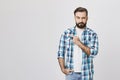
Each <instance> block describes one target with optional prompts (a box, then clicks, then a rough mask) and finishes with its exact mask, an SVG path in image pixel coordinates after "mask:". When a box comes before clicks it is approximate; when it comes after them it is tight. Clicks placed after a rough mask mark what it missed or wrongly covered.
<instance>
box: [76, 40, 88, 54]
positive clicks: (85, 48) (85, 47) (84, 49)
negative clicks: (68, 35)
mask: <svg viewBox="0 0 120 80" xmlns="http://www.w3.org/2000/svg"><path fill="white" fill-rule="evenodd" d="M78 46H79V47H80V48H81V49H82V50H83V51H84V52H85V53H86V54H87V55H88V56H89V55H90V48H89V47H87V46H85V45H84V44H83V43H82V42H80V41H79V42H78Z"/></svg>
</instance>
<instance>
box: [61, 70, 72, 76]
mask: <svg viewBox="0 0 120 80" xmlns="http://www.w3.org/2000/svg"><path fill="white" fill-rule="evenodd" d="M62 72H63V73H64V74H66V75H67V74H69V73H70V72H73V70H70V69H63V70H62Z"/></svg>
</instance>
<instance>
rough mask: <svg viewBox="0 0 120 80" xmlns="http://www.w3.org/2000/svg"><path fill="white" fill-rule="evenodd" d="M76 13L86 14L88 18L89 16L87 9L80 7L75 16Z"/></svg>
mask: <svg viewBox="0 0 120 80" xmlns="http://www.w3.org/2000/svg"><path fill="white" fill-rule="evenodd" d="M76 12H86V16H88V11H87V9H86V8H83V7H78V8H76V9H75V11H74V15H75V13H76Z"/></svg>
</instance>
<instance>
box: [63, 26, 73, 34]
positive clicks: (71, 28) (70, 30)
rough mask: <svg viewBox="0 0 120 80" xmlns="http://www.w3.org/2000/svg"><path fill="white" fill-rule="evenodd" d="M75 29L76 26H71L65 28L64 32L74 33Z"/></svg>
mask: <svg viewBox="0 0 120 80" xmlns="http://www.w3.org/2000/svg"><path fill="white" fill-rule="evenodd" d="M73 31H74V27H70V28H67V29H66V30H64V32H63V34H64V35H65V34H66V35H67V34H72V33H73Z"/></svg>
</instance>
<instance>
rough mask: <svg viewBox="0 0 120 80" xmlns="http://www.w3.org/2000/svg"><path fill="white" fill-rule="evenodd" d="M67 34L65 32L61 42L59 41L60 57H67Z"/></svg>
mask: <svg viewBox="0 0 120 80" xmlns="http://www.w3.org/2000/svg"><path fill="white" fill-rule="evenodd" d="M65 44H66V43H65V34H64V33H63V34H62V35H61V38H60V42H59V49H58V53H57V54H58V58H64V57H65V50H66V46H65Z"/></svg>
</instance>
